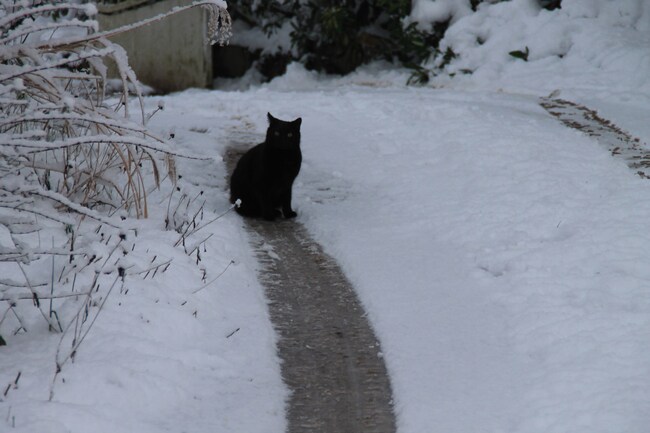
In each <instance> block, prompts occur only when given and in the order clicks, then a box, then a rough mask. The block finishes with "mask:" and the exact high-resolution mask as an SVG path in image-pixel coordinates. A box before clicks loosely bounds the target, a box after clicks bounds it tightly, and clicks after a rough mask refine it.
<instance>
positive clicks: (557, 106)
mask: <svg viewBox="0 0 650 433" xmlns="http://www.w3.org/2000/svg"><path fill="white" fill-rule="evenodd" d="M540 105H541V106H542V107H544V108H545V109H546V111H548V112H549V113H550V114H552V115H553V116H555V117H556V118H558V119H559V120H560V121H562V122H563V123H564V124H565V125H566V126H568V127H570V128H574V129H577V130H579V131H582V132H584V133H585V134H587V135H589V136H591V137H594V138H595V139H596V141H598V142H599V143H600V144H601V145H603V146H604V147H605V148H606V149H608V150H609V151H610V152H611V154H612V156H615V157H617V158H622V159H623V160H624V161H625V162H626V163H627V165H628V167H630V168H631V169H632V170H634V172H635V173H637V174H638V175H639V176H641V177H642V178H644V179H650V150H648V148H647V147H646V146H645V144H644V143H642V142H641V140H639V139H638V138H636V137H633V136H631V135H630V134H629V133H627V132H625V131H623V130H622V129H621V128H619V127H618V126H616V125H615V124H613V123H612V122H610V121H609V120H607V119H604V118H603V117H601V116H600V115H598V113H597V112H596V111H594V110H592V109H590V108H587V107H585V106H584V105H580V104H577V103H575V102H571V101H567V100H564V99H551V98H542V99H541V100H540Z"/></svg>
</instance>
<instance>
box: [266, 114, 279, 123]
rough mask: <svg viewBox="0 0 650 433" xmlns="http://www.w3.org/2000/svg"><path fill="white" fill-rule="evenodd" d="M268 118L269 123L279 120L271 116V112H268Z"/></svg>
mask: <svg viewBox="0 0 650 433" xmlns="http://www.w3.org/2000/svg"><path fill="white" fill-rule="evenodd" d="M266 118H267V119H269V123H273V121H274V120H277V119H276V118H275V117H273V116H271V113H266Z"/></svg>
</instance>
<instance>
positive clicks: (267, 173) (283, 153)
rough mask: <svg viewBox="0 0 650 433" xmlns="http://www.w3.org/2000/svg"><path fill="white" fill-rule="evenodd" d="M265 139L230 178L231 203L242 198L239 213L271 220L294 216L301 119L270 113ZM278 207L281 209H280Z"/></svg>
mask: <svg viewBox="0 0 650 433" xmlns="http://www.w3.org/2000/svg"><path fill="white" fill-rule="evenodd" d="M267 116H268V119H269V127H268V129H267V130H266V140H265V141H264V142H263V143H260V144H258V145H257V146H255V147H253V148H252V149H250V150H249V151H248V152H246V153H245V154H244V155H243V156H242V157H241V159H240V160H239V162H238V163H237V166H236V167H235V171H234V172H233V174H232V178H231V179H230V202H231V203H235V202H236V201H237V199H240V200H241V206H239V207H238V208H237V212H238V213H239V214H240V215H244V216H250V217H262V218H264V219H266V220H269V221H272V220H274V219H275V218H276V217H278V216H280V215H284V217H285V218H293V217H295V216H296V213H295V212H294V211H293V209H291V187H292V185H293V181H294V179H295V178H296V176H298V172H299V171H300V163H301V162H302V153H301V152H300V125H301V123H302V119H301V118H298V119H296V120H294V121H293V122H285V121H283V120H279V119H276V118H275V117H273V116H271V113H268V114H267ZM279 209H282V212H280V210H279Z"/></svg>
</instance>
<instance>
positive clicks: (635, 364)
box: [0, 0, 650, 433]
mask: <svg viewBox="0 0 650 433" xmlns="http://www.w3.org/2000/svg"><path fill="white" fill-rule="evenodd" d="M467 3H468V1H464V0H459V1H453V0H445V1H443V0H436V1H435V2H434V1H433V0H431V1H425V0H420V2H419V4H420V5H421V6H420V9H417V8H416V9H414V14H415V13H416V12H417V13H418V14H429V15H426V17H428V18H427V19H430V20H434V19H437V17H440V16H442V15H444V14H450V16H451V15H452V14H455V15H454V18H453V23H452V25H451V27H450V28H449V30H448V33H447V36H446V37H445V39H444V40H443V44H444V46H445V47H451V48H453V50H454V52H455V53H456V54H457V57H456V59H454V60H453V61H452V62H451V63H450V64H449V65H448V66H447V67H446V71H447V72H449V73H452V74H453V76H451V77H450V76H449V74H440V75H438V76H437V77H436V78H435V79H433V80H432V81H431V82H430V83H429V85H427V86H426V87H407V86H405V85H404V83H405V82H406V80H407V79H408V77H409V71H407V70H402V69H395V68H394V67H392V66H390V65H386V64H375V65H371V66H369V67H367V68H364V69H362V70H360V71H357V72H355V73H354V74H351V75H349V76H346V77H341V78H332V77H325V76H321V75H317V74H315V73H312V72H309V71H306V70H305V69H304V68H303V67H302V66H300V65H298V64H292V65H290V67H289V70H288V72H287V74H286V75H285V76H283V77H280V78H277V79H275V80H274V81H272V82H271V83H269V84H266V85H260V86H253V87H252V88H250V89H248V90H246V91H239V92H237V91H224V90H221V91H219V90H216V91H208V90H188V91H186V92H182V93H178V94H173V95H168V96H163V97H150V98H147V100H146V105H147V107H146V111H147V112H153V111H154V110H156V108H157V107H158V106H163V107H164V110H163V111H160V112H158V113H156V115H155V116H154V117H152V119H151V121H150V123H149V126H150V127H151V128H152V129H153V130H155V131H156V132H157V133H159V135H161V136H164V137H168V136H173V139H172V140H171V141H172V144H173V145H174V146H175V148H176V149H177V150H178V151H182V152H183V153H190V154H193V155H196V156H200V157H204V158H207V159H181V160H180V161H179V163H178V167H177V169H178V173H179V174H180V175H181V178H180V179H179V184H178V187H179V190H177V191H175V192H173V193H172V192H171V191H165V190H162V191H160V192H152V195H151V196H150V200H149V206H150V209H151V216H150V218H149V219H148V220H139V221H136V220H133V221H131V220H129V222H130V224H131V225H132V226H133V228H134V229H137V231H138V237H137V239H132V238H129V239H128V241H129V245H132V246H133V248H134V249H135V257H138V258H140V260H144V259H145V258H148V257H150V256H151V254H154V255H155V256H156V259H155V260H157V261H156V263H164V262H167V261H169V260H171V266H170V267H169V269H167V270H166V271H165V272H164V274H162V273H161V274H156V275H155V276H153V275H147V276H145V277H144V278H141V277H142V276H139V277H138V278H135V277H133V278H131V279H128V280H127V281H128V285H127V287H128V291H126V292H124V291H121V292H120V293H117V292H115V293H113V294H112V295H111V297H110V298H108V300H107V302H106V304H105V305H104V307H103V312H102V315H101V316H99V318H98V320H97V322H96V324H95V326H94V327H93V329H92V332H91V333H89V335H88V338H87V341H86V342H85V343H84V344H85V345H84V347H82V348H81V349H80V350H79V352H78V353H77V354H76V355H75V359H74V363H72V364H69V365H67V366H66V368H65V369H64V371H63V373H62V374H61V375H60V376H59V378H58V380H57V381H56V383H54V384H53V383H52V379H53V373H54V367H55V365H54V359H55V358H54V357H55V353H56V347H57V344H58V341H59V339H58V336H56V335H55V334H50V333H48V330H47V326H43V325H42V323H40V322H35V323H31V324H29V325H30V327H29V328H30V332H28V333H19V334H17V335H4V337H6V339H7V343H8V345H7V346H3V347H0V361H1V362H0V391H1V392H4V394H1V393H0V431H2V432H4V431H8V432H14V431H15V432H20V433H27V432H29V433H42V432H48V433H82V432H84V433H85V432H88V431H91V432H107V433H108V432H116V431H138V432H143V433H144V432H147V433H148V432H151V433H157V432H180V431H188V432H197V433H203V432H205V433H207V432H223V433H226V432H246V433H280V432H282V431H284V429H285V427H286V421H285V413H284V410H285V409H286V408H285V401H286V397H287V392H288V391H287V388H286V386H285V385H284V384H283V383H282V381H281V377H280V366H279V360H278V359H277V355H276V352H275V339H276V335H275V333H274V332H273V329H272V326H271V323H270V320H269V317H268V312H267V311H266V299H265V297H264V292H263V288H262V287H261V286H260V284H259V283H258V282H257V280H256V277H255V271H256V269H257V264H256V263H255V262H254V260H253V257H252V254H251V252H250V247H249V244H248V235H247V233H246V232H245V230H244V224H243V222H242V220H241V218H240V217H239V216H238V215H236V214H235V213H233V212H227V211H228V209H229V208H230V204H229V202H228V194H227V191H226V185H227V181H226V177H227V173H226V168H225V166H224V163H223V161H222V158H221V157H222V155H224V154H225V152H226V149H227V147H228V146H229V143H231V142H233V141H237V142H242V141H247V142H249V143H250V145H253V144H255V143H257V142H259V141H261V140H262V139H263V134H264V131H265V128H266V113H267V112H269V111H270V112H271V113H272V114H273V115H275V116H276V117H279V118H281V119H285V120H289V119H294V118H296V117H302V119H303V123H302V149H303V156H304V160H303V167H302V171H301V174H300V176H299V177H298V179H297V184H296V187H295V190H294V208H295V209H296V211H297V212H298V214H299V216H298V220H299V221H300V222H301V223H303V224H304V225H305V226H306V227H307V229H308V230H309V231H310V232H311V233H312V234H313V235H314V237H316V238H317V240H319V241H320V242H321V243H322V245H323V246H324V247H325V249H326V250H327V251H328V252H329V253H330V254H331V255H333V256H334V257H336V258H337V260H339V262H340V263H341V265H342V267H343V268H344V270H345V272H346V273H347V275H348V277H349V278H350V280H351V281H352V283H353V284H354V285H355V287H356V289H357V292H358V294H359V297H360V299H361V301H362V303H363V304H364V306H365V308H366V310H367V312H368V315H369V318H370V320H371V322H372V325H373V326H374V327H375V330H376V333H377V335H378V337H379V339H380V340H381V343H382V348H383V350H384V359H385V361H386V364H387V367H388V370H389V374H390V376H391V381H392V385H393V392H394V403H395V411H396V415H397V425H398V433H422V432H432V433H433V432H447V433H455V432H458V433H468V432H486V433H488V432H489V433H496V432H512V433H542V432H543V433H567V432H571V433H647V432H648V431H649V427H648V426H650V411H649V410H648V408H649V407H650V267H649V266H648V260H649V259H648V257H650V232H649V231H648V230H647V221H648V216H649V215H650V183H648V182H650V181H648V180H647V179H641V178H640V177H638V176H637V175H636V174H635V173H634V172H633V171H632V170H630V169H629V168H628V167H627V166H626V165H625V163H624V162H622V161H621V160H619V159H617V158H616V157H615V156H613V155H612V154H611V152H610V151H608V150H607V149H605V148H603V147H602V146H601V145H600V144H599V143H598V142H597V141H596V140H595V139H594V138H592V137H587V136H586V135H584V134H582V133H581V132H579V131H577V130H574V129H570V128H568V127H566V126H565V125H563V124H562V123H560V122H559V121H558V120H557V119H555V118H554V117H553V116H551V115H550V114H549V113H548V112H546V111H545V110H544V109H543V108H542V107H540V105H539V98H540V97H542V96H547V95H549V94H551V93H552V94H553V95H554V96H555V97H561V98H565V99H569V100H574V101H577V102H581V103H583V104H585V105H587V106H589V107H590V108H592V109H595V110H597V111H598V113H599V114H600V115H601V116H602V117H604V118H606V119H609V120H611V121H613V122H614V123H615V124H617V125H618V126H620V127H622V128H623V129H624V130H626V131H627V132H629V133H630V134H631V135H632V136H633V137H638V138H639V139H640V142H642V143H644V144H646V145H650V122H648V119H650V5H648V2H646V1H643V0H625V1H607V0H573V1H570V0H565V1H564V2H563V7H562V9H556V10H554V11H546V10H542V9H540V8H539V7H536V6H534V5H533V2H532V1H531V0H512V1H509V2H501V3H495V4H487V3H486V4H483V5H481V6H480V7H479V9H478V11H477V12H475V13H473V14H472V13H469V12H468V9H467V7H466V6H467ZM515 17H518V19H517V20H515V19H514V18H515ZM414 18H421V19H422V18H425V15H418V16H416V15H414ZM526 47H528V51H529V55H528V61H524V60H523V59H520V58H515V57H513V56H511V55H509V54H508V53H509V52H511V51H514V50H525V48H526ZM465 70H471V71H472V73H471V74H467V73H463V71H465ZM170 194H171V195H172V198H173V201H170ZM182 197H186V198H182ZM181 198H182V199H181ZM170 203H180V205H178V209H177V210H178V212H177V214H178V215H179V216H182V218H186V219H187V218H190V219H191V218H193V217H194V218H197V219H198V218H199V217H200V218H201V221H202V222H208V221H212V220H213V219H214V218H217V217H218V216H219V215H222V214H223V213H224V212H226V213H225V215H223V216H222V217H221V218H219V219H217V220H215V221H214V222H212V223H210V224H208V225H206V226H205V227H204V228H202V229H201V230H200V231H199V232H197V233H196V235H195V236H193V238H192V239H193V241H192V242H191V243H190V242H188V244H187V245H185V246H181V245H179V246H177V247H173V246H172V245H174V244H175V243H176V241H177V240H178V234H177V233H176V232H174V231H166V230H164V226H165V222H164V220H165V217H166V216H168V215H169V210H168V208H169V207H170ZM199 225H200V224H199ZM195 247H196V248H195ZM188 250H189V252H190V254H187V253H186V252H187V251H188ZM136 264H137V265H139V266H141V268H146V264H145V263H139V262H138V263H136ZM3 329H4V328H3ZM17 376H18V377H17ZM51 390H53V395H54V397H53V399H52V401H51V402H49V401H48V397H49V394H50V391H51Z"/></svg>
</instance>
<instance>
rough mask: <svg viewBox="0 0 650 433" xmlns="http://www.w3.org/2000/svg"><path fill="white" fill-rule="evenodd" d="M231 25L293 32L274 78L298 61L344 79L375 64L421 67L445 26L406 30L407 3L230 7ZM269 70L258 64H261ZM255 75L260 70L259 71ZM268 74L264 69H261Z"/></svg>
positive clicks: (368, 0)
mask: <svg viewBox="0 0 650 433" xmlns="http://www.w3.org/2000/svg"><path fill="white" fill-rule="evenodd" d="M229 8H230V11H231V13H232V15H233V17H234V19H239V20H242V21H244V22H246V23H247V24H248V25H250V26H254V27H259V28H262V29H264V31H265V32H267V34H270V33H272V32H273V31H275V30H276V29H277V28H279V27H281V26H282V25H284V24H285V23H287V22H288V23H290V24H291V27H292V32H291V42H292V52H291V53H287V54H290V55H286V56H280V57H279V58H278V57H277V56H276V59H274V61H273V62H271V64H272V65H273V68H271V70H272V72H273V73H276V72H277V71H278V70H283V68H281V67H279V65H278V60H279V59H281V60H283V61H285V62H288V61H290V60H298V59H299V60H300V61H301V62H303V63H304V64H305V65H306V67H307V68H309V69H314V70H318V71H325V72H328V73H336V74H346V73H349V72H351V71H353V70H354V69H356V68H357V67H359V66H360V65H363V64H365V63H368V62H370V61H373V60H389V61H394V60H397V61H399V62H401V63H402V64H416V65H417V64H420V63H421V62H423V61H424V60H426V59H427V58H428V57H429V56H430V55H431V54H432V53H433V52H434V50H435V49H436V47H437V45H438V41H439V40H440V39H441V38H442V36H443V35H444V31H445V30H446V28H447V23H443V24H442V25H439V24H437V25H434V26H432V28H431V30H430V31H422V30H421V29H419V28H418V27H417V26H416V24H415V23H411V24H410V25H404V22H403V19H404V18H405V17H407V16H408V15H409V13H410V11H411V1H410V0H309V1H307V2H304V1H301V0H290V1H286V2H284V3H283V4H279V3H278V2H276V1H271V0H261V1H254V0H243V1H238V2H232V3H230V4H229ZM262 64H266V65H268V64H269V61H268V60H266V59H264V58H262V59H261V60H260V64H259V65H262ZM259 65H258V69H262V68H259ZM264 69H267V68H264Z"/></svg>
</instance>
